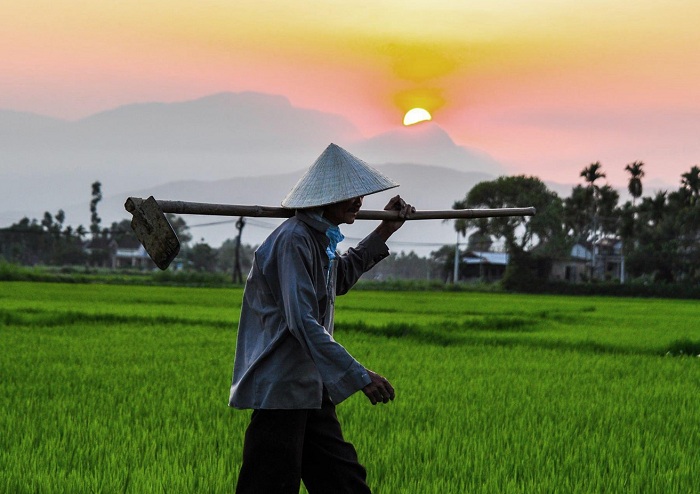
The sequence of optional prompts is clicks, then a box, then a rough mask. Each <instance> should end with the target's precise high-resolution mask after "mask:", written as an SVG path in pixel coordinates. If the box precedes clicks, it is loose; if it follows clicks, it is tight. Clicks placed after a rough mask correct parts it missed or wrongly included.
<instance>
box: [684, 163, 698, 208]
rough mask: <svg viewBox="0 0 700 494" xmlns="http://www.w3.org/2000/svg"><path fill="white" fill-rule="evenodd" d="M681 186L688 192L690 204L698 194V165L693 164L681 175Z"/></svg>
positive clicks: (693, 202)
mask: <svg viewBox="0 0 700 494" xmlns="http://www.w3.org/2000/svg"><path fill="white" fill-rule="evenodd" d="M681 187H683V189H685V190H686V191H687V192H688V193H690V197H691V204H695V201H696V200H697V198H698V196H700V167H698V166H697V165H695V166H694V167H692V168H691V169H690V171H689V172H687V173H684V174H683V175H681Z"/></svg>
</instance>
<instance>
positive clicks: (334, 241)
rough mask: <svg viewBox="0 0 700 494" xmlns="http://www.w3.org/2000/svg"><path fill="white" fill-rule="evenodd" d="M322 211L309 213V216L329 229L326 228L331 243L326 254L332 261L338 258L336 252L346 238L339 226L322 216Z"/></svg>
mask: <svg viewBox="0 0 700 494" xmlns="http://www.w3.org/2000/svg"><path fill="white" fill-rule="evenodd" d="M320 211H322V210H316V211H313V210H312V211H309V215H310V216H311V217H312V218H314V219H316V220H318V221H320V222H321V223H323V224H325V225H327V226H328V228H326V237H328V240H330V241H331V243H330V244H329V245H328V247H326V254H327V255H328V259H330V260H331V261H332V260H333V259H335V258H336V253H335V251H336V249H337V248H338V244H339V243H340V242H342V241H343V240H344V239H345V237H344V236H343V234H342V233H340V228H338V225H334V224H333V223H331V222H330V221H328V220H327V219H326V218H324V217H323V215H321V213H320Z"/></svg>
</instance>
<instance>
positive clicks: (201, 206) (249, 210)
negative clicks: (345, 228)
mask: <svg viewBox="0 0 700 494" xmlns="http://www.w3.org/2000/svg"><path fill="white" fill-rule="evenodd" d="M142 201H143V199H141V198H138V197H129V198H128V199H127V201H126V204H125V207H126V209H127V211H130V212H131V211H133V210H134V208H135V207H136V206H138V205H139V204H141V202H142ZM157 202H158V206H160V208H161V209H162V210H163V212H164V213H175V214H203V215H208V216H249V217H261V218H290V217H292V216H294V211H295V210H294V209H287V208H279V207H271V206H244V205H238V204H211V203H204V202H185V201H164V200H161V199H158V200H157ZM535 212H536V211H535V208H533V207H528V208H497V209H447V210H441V211H415V212H414V213H411V214H410V215H409V216H407V217H406V218H405V219H406V220H409V221H410V220H451V219H470V218H496V217H503V216H534V215H535ZM357 219H358V220H398V219H399V212H398V211H377V210H366V211H363V210H360V212H359V213H357Z"/></svg>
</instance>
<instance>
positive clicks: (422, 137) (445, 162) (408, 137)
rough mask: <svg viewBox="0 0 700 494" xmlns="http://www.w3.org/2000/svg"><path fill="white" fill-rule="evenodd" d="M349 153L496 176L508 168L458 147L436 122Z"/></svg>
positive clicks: (397, 131) (381, 138) (388, 135)
mask: <svg viewBox="0 0 700 494" xmlns="http://www.w3.org/2000/svg"><path fill="white" fill-rule="evenodd" d="M348 150H349V151H351V152H354V153H355V154H357V155H358V156H362V157H363V159H365V160H367V161H371V162H373V163H397V162H398V163H420V164H422V165H433V166H441V167H448V168H454V169H456V170H459V171H464V172H476V173H487V174H490V175H496V176H498V175H503V174H505V173H506V170H505V168H504V167H503V166H502V165H501V164H500V163H498V162H497V161H496V160H494V159H493V158H491V157H490V156H488V155H487V154H486V153H482V152H479V151H477V150H474V149H469V148H467V147H465V146H459V145H457V144H455V142H454V141H453V140H452V138H451V137H450V136H449V134H448V133H447V132H445V131H444V130H443V129H442V128H441V127H440V126H439V125H437V124H435V123H433V122H422V123H419V124H416V125H411V126H409V127H401V128H398V129H395V130H391V131H389V132H385V133H383V134H379V135H377V136H375V137H372V138H370V139H365V140H363V141H362V142H358V143H356V144H353V145H351V146H349V147H348ZM364 157H366V158H364Z"/></svg>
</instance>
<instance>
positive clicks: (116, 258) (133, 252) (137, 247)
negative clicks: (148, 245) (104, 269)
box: [112, 236, 155, 269]
mask: <svg viewBox="0 0 700 494" xmlns="http://www.w3.org/2000/svg"><path fill="white" fill-rule="evenodd" d="M112 246H113V249H112V269H119V268H135V269H153V268H154V267H155V263H154V262H153V261H152V260H151V258H150V257H149V256H148V253H147V252H146V249H144V247H143V245H141V243H140V242H139V241H138V240H137V239H136V238H134V237H131V236H127V237H124V238H123V239H121V240H120V241H118V242H114V243H113V245H112Z"/></svg>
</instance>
